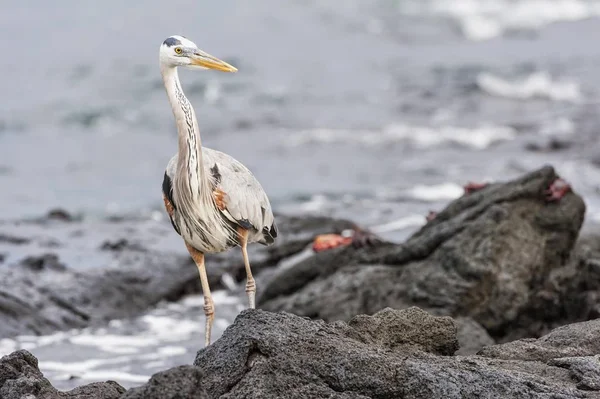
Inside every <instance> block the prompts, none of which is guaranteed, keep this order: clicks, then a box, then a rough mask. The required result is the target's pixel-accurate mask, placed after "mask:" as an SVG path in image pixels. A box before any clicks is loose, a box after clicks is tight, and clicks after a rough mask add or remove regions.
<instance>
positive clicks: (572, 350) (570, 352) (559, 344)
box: [478, 319, 600, 367]
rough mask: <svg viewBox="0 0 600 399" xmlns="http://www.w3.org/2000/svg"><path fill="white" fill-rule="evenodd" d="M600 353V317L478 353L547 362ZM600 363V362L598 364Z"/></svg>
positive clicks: (508, 358)
mask: <svg viewBox="0 0 600 399" xmlns="http://www.w3.org/2000/svg"><path fill="white" fill-rule="evenodd" d="M597 354H600V319H596V320H591V321H586V322H581V323H573V324H568V325H566V326H562V327H558V328H556V329H554V330H552V331H551V332H550V333H548V334H547V335H544V336H543V337H541V338H538V339H533V338H525V339H520V340H518V341H512V342H508V343H505V344H501V345H494V346H489V347H485V348H483V349H482V350H481V351H479V352H478V355H481V356H486V357H493V358H498V359H506V360H537V361H540V362H547V361H549V360H551V359H556V358H562V357H581V356H593V355H597ZM598 366H599V367H600V364H598Z"/></svg>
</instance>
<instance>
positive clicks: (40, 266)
mask: <svg viewBox="0 0 600 399" xmlns="http://www.w3.org/2000/svg"><path fill="white" fill-rule="evenodd" d="M21 266H22V267H26V268H28V269H30V270H33V271H38V272H39V271H42V270H44V269H53V270H66V269H67V267H66V266H65V265H64V264H62V263H60V261H59V260H58V256H56V255H55V254H44V255H41V256H28V257H26V258H25V259H23V260H22V261H21Z"/></svg>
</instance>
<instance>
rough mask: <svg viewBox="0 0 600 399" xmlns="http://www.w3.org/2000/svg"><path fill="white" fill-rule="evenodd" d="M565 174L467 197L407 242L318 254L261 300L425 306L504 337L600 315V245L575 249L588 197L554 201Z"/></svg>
mask: <svg viewBox="0 0 600 399" xmlns="http://www.w3.org/2000/svg"><path fill="white" fill-rule="evenodd" d="M557 178H558V176H557V175H556V173H555V171H554V169H553V168H552V167H544V168H541V169H539V170H537V171H534V172H532V173H529V174H527V175H525V176H523V177H521V178H518V179H516V180H513V181H509V182H507V183H496V184H491V185H489V186H487V187H485V188H483V189H481V190H479V191H476V192H473V193H471V194H468V195H465V196H463V197H461V198H458V199H457V200H455V201H453V202H452V203H450V204H449V205H448V206H447V207H446V209H444V210H443V211H441V212H440V213H439V214H437V217H436V218H435V219H433V220H432V221H430V222H429V223H428V224H427V225H425V226H424V227H423V228H422V229H421V230H419V231H418V232H417V233H415V234H414V235H413V236H412V237H410V238H409V239H408V240H407V241H406V242H405V243H403V244H401V245H390V244H382V245H380V246H378V247H377V248H363V249H358V250H357V249H354V248H351V247H346V248H339V249H335V250H331V251H327V252H323V253H320V254H317V255H316V256H313V257H311V258H309V259H306V260H304V261H303V262H300V263H298V264H296V265H295V266H294V267H291V268H288V269H285V270H283V271H282V272H281V273H279V274H278V275H276V276H275V277H273V278H272V279H271V281H270V283H269V284H268V286H267V287H265V288H264V289H263V291H262V294H261V296H260V297H259V306H260V307H261V308H262V309H266V310H271V311H280V310H285V311H288V312H292V313H295V314H298V315H302V316H308V317H311V318H317V319H324V320H349V319H350V318H351V317H353V316H354V315H356V314H362V313H365V314H373V313H375V312H377V311H378V310H380V309H382V308H385V307H388V306H389V307H392V308H396V309H402V308H407V307H409V306H419V307H421V308H424V309H427V310H428V311H430V312H432V313H434V314H437V315H449V316H453V317H468V318H471V319H472V320H474V321H475V322H476V323H478V324H479V325H481V326H483V327H484V328H485V330H487V332H488V333H489V334H490V335H491V336H492V337H493V338H495V339H497V340H499V341H501V342H504V341H507V340H512V339H518V338H522V337H531V336H540V335H542V334H544V333H546V332H547V331H549V330H550V329H551V328H553V327H555V326H557V325H561V324H565V323H568V322H572V321H576V320H587V319H590V318H593V317H595V316H594V315H596V314H597V311H598V309H600V306H599V304H600V296H599V295H598V294H597V292H598V289H599V288H600V278H599V277H598V275H599V272H598V267H597V264H599V263H596V262H595V261H593V262H592V261H590V259H591V258H590V257H591V256H596V254H598V253H599V252H598V251H597V250H595V249H594V250H592V249H589V246H588V247H587V248H588V250H587V251H588V254H587V255H586V257H585V258H582V257H580V256H579V255H578V253H577V252H576V251H574V250H573V249H574V246H575V242H576V240H577V238H578V233H579V230H580V228H581V225H582V222H583V219H584V214H585V204H584V202H583V200H582V199H581V197H579V196H578V195H577V194H576V193H574V192H570V193H568V194H567V195H566V196H565V197H563V198H562V199H561V200H560V201H552V202H549V201H547V200H546V198H545V191H546V190H547V189H548V187H549V186H550V185H551V184H552V182H553V181H555V180H556V179H557ZM596 247H597V245H596ZM582 275H584V276H586V277H587V279H586V280H584V279H582V277H581V276H582ZM556 282H559V283H560V284H556ZM582 285H585V286H586V287H582ZM581 288H585V289H584V290H583V294H582V292H581V291H582V290H581Z"/></svg>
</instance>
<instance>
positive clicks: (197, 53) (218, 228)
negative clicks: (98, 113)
mask: <svg viewBox="0 0 600 399" xmlns="http://www.w3.org/2000/svg"><path fill="white" fill-rule="evenodd" d="M180 66H181V67H187V68H192V69H215V70H218V71H223V72H235V71H237V69H236V68H234V67H233V66H231V65H229V64H228V63H226V62H224V61H221V60H219V59H218V58H215V57H213V56H212V55H209V54H207V53H205V52H204V51H202V50H200V49H198V47H197V46H196V44H194V43H193V42H191V41H190V40H188V39H186V38H185V37H183V36H171V37H169V38H167V39H166V40H165V41H164V42H163V43H162V45H161V46H160V72H161V74H162V78H163V82H164V84H165V89H166V90H167V96H168V98H169V102H170V103H171V108H172V109H173V115H174V116H175V122H176V125H177V132H178V137H179V145H178V147H179V151H178V152H177V154H176V155H175V156H174V157H173V158H171V160H170V161H169V163H168V165H167V169H166V171H165V176H164V180H163V185H162V190H163V199H164V202H165V208H166V209H167V213H168V214H169V218H170V219H171V223H172V225H173V228H174V229H175V231H176V232H177V233H178V234H179V235H180V236H181V237H182V238H183V240H184V242H185V245H186V247H187V249H188V251H189V253H190V255H191V256H192V259H193V260H194V262H195V263H196V266H197V267H198V272H199V273H200V281H201V283H202V292H203V294H204V313H205V315H206V330H205V345H206V346H208V345H210V333H211V329H212V323H213V319H214V304H213V300H212V296H211V293H210V287H209V285H208V278H207V275H206V268H205V265H204V254H206V253H215V252H222V251H225V250H227V249H229V248H231V247H234V246H238V245H239V246H240V247H241V249H242V256H243V258H244V264H245V267H246V276H247V280H246V293H247V295H248V302H249V306H250V308H254V306H255V292H256V284H255V282H254V278H253V277H252V271H251V270H250V262H249V260H248V252H247V250H246V246H247V244H248V243H252V242H258V243H261V244H263V245H270V244H272V243H273V242H274V240H275V237H277V227H276V225H275V220H274V218H273V212H272V210H271V204H270V203H269V198H268V197H267V194H266V193H265V191H264V190H263V188H262V187H261V185H260V183H259V182H258V181H257V180H256V178H255V177H254V175H253V174H252V173H251V172H250V170H248V168H246V167H245V166H244V165H242V163H240V162H239V161H237V160H235V159H234V158H232V157H231V156H229V155H227V154H224V153H222V152H220V151H216V150H212V149H210V148H206V147H205V148H202V146H201V141H200V131H199V129H198V122H197V120H196V114H195V113H194V109H193V108H192V105H191V104H190V102H189V101H188V99H187V98H186V96H185V95H184V94H183V90H182V89H181V84H180V82H179V77H178V74H177V67H180Z"/></svg>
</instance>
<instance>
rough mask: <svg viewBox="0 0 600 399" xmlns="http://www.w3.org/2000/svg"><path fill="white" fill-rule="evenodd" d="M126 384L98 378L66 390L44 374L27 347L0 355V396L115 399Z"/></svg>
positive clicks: (46, 398) (19, 398)
mask: <svg viewBox="0 0 600 399" xmlns="http://www.w3.org/2000/svg"><path fill="white" fill-rule="evenodd" d="M124 392H125V388H123V387H122V386H121V385H119V384H117V383H116V382H114V381H107V382H97V383H93V384H88V385H85V386H82V387H78V388H75V389H73V390H72V391H68V392H59V391H58V390H56V389H55V388H54V387H53V386H52V385H51V384H50V382H49V381H48V380H47V379H46V378H44V376H43V374H42V373H41V372H40V370H39V368H38V362H37V359H36V358H35V357H34V356H33V355H32V354H31V353H29V352H27V351H26V350H20V351H17V352H13V353H12V354H10V355H7V356H4V357H2V358H1V359H0V398H2V399H25V398H27V399H29V398H40V399H41V398H43V399H69V398H73V399H113V398H114V399H116V398H120V397H121V395H122V394H123V393H124Z"/></svg>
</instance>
